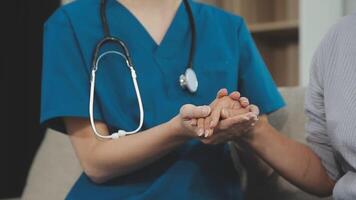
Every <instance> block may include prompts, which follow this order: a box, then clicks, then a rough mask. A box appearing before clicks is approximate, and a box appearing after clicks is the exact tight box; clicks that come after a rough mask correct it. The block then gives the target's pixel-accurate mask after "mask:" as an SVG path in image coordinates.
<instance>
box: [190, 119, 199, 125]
mask: <svg viewBox="0 0 356 200" xmlns="http://www.w3.org/2000/svg"><path fill="white" fill-rule="evenodd" d="M197 122H198V121H197V119H195V118H193V119H191V120H190V125H191V126H197Z"/></svg>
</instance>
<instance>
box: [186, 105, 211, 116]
mask: <svg viewBox="0 0 356 200" xmlns="http://www.w3.org/2000/svg"><path fill="white" fill-rule="evenodd" d="M210 112H211V109H210V107H209V106H194V105H192V104H186V105H184V106H182V108H181V109H180V114H181V116H182V118H183V119H192V118H202V117H207V116H209V114H210Z"/></svg>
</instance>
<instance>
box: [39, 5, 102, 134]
mask: <svg viewBox="0 0 356 200" xmlns="http://www.w3.org/2000/svg"><path fill="white" fill-rule="evenodd" d="M43 43H44V47H43V69H42V93H41V119H40V122H41V124H42V125H45V126H48V127H50V128H53V129H55V130H58V131H60V132H66V130H65V128H64V124H63V120H62V117H84V118H88V116H89V109H88V107H89V106H88V105H89V87H90V85H89V78H90V76H89V67H86V66H85V64H84V60H83V56H82V54H81V50H80V48H79V45H78V41H77V40H76V37H75V34H74V31H73V28H72V27H71V24H70V22H69V19H68V17H67V16H66V14H65V13H64V11H62V10H57V11H56V12H55V13H54V14H53V15H52V16H51V17H50V19H49V20H48V21H47V22H46V24H45V26H44V41H43ZM97 107H98V106H97V105H94V110H95V111H94V118H96V119H98V120H100V119H101V118H102V117H101V115H100V112H99V109H98V108H97Z"/></svg>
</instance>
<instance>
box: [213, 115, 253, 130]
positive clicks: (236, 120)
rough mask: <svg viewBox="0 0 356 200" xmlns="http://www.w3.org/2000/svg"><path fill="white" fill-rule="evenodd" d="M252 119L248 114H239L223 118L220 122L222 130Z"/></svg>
mask: <svg viewBox="0 0 356 200" xmlns="http://www.w3.org/2000/svg"><path fill="white" fill-rule="evenodd" d="M249 120H250V119H249V118H248V117H247V116H246V115H238V116H235V117H230V118H228V119H224V120H221V121H220V123H219V127H218V128H219V129H220V130H226V129H228V128H230V127H232V126H234V125H237V124H242V123H243V122H247V121H249Z"/></svg>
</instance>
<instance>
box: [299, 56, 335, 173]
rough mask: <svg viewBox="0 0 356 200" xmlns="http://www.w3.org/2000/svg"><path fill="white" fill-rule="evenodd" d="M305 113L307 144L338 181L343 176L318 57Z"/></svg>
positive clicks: (310, 81)
mask: <svg viewBox="0 0 356 200" xmlns="http://www.w3.org/2000/svg"><path fill="white" fill-rule="evenodd" d="M317 53H318V52H317ZM305 113H306V116H307V118H308V122H307V125H306V131H307V138H306V140H307V143H308V145H309V146H310V148H311V149H312V150H313V151H314V152H315V153H316V154H317V155H318V156H319V158H320V159H321V161H322V164H323V166H324V167H325V169H326V171H327V173H328V175H329V176H330V178H332V179H333V180H337V179H339V178H340V176H341V170H340V166H339V165H338V162H337V159H336V155H335V152H334V149H333V147H332V145H331V141H330V138H329V136H328V134H327V129H326V115H325V105H324V92H323V80H322V71H321V69H320V67H319V65H318V63H317V59H316V57H314V59H313V64H312V67H311V71H310V80H309V86H308V89H307V93H306V97H305Z"/></svg>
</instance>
